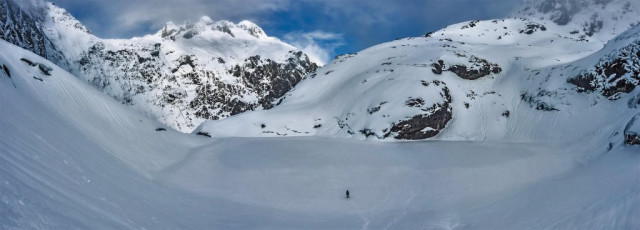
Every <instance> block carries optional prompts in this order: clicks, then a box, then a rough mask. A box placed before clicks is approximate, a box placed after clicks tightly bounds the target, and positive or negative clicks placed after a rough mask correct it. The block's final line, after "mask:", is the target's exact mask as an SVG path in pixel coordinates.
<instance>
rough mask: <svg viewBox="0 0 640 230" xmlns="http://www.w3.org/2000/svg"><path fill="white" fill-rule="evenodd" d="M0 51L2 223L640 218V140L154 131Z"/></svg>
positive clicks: (17, 55) (545, 222)
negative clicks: (390, 139) (375, 139)
mask: <svg viewBox="0 0 640 230" xmlns="http://www.w3.org/2000/svg"><path fill="white" fill-rule="evenodd" d="M0 49H2V50H4V51H7V52H2V53H0V66H1V67H2V70H0V102H1V103H0V117H2V119H0V166H1V167H0V169H1V170H0V191H1V193H0V228H2V229H88V228H89V229H94V228H97V229H356V228H360V229H382V228H384V229H461V228H463V229H544V228H557V229H603V228H604V229H629V228H633V227H635V226H638V225H639V224H640V222H638V221H639V220H638V219H637V218H636V217H637V216H638V215H640V213H638V209H637V208H636V207H638V205H640V196H639V195H638V194H640V193H638V191H639V190H640V187H638V186H639V184H638V183H636V182H637V178H638V177H639V176H640V171H639V170H638V167H637V165H638V163H637V162H638V161H639V160H640V159H639V157H640V156H639V155H638V154H637V149H636V147H627V146H612V148H611V149H610V150H609V151H607V150H602V149H600V146H602V145H603V144H606V143H607V141H608V140H606V139H601V140H599V141H591V140H579V141H576V142H574V143H569V144H566V143H564V144H562V145H555V144H549V143H546V144H539V143H535V144H523V143H520V144H514V143H499V142H485V143H472V142H414V143H372V142H362V141H357V140H345V139H333V138H317V137H311V138H309V137H307V138H303V137H298V138H295V137H287V138H213V139H212V138H207V137H203V136H198V135H193V134H183V133H180V132H177V131H174V130H170V129H169V130H166V131H156V129H157V128H163V126H162V125H161V124H160V123H158V122H156V121H153V120H151V119H149V118H147V117H145V116H144V115H141V114H139V113H137V112H132V111H130V110H129V108H128V107H126V106H123V105H121V104H120V103H118V102H116V101H115V100H113V99H112V98H110V97H107V96H106V95H103V94H102V93H100V92H99V91H97V90H95V89H93V88H92V87H89V86H88V85H86V84H85V83H83V82H82V81H80V80H78V79H77V78H75V77H74V76H72V75H70V74H69V73H67V72H65V71H64V70H62V69H60V68H58V67H56V66H54V65H53V63H51V62H49V61H47V60H44V59H43V58H40V57H39V56H37V55H36V54H33V53H30V52H28V51H25V50H23V49H20V48H19V47H16V46H13V45H11V44H8V43H6V42H4V41H0ZM21 59H23V60H21ZM25 60H26V61H25ZM30 63H32V64H30ZM34 65H35V66H34ZM40 66H44V67H42V69H44V71H43V70H41V67H40ZM605 152H606V153H607V154H603V153H605ZM345 189H349V190H350V191H351V198H350V199H348V200H347V199H345V198H344V197H343V196H342V195H343V194H344V191H345ZM568 198H570V199H568ZM505 216H508V217H509V218H508V219H505Z"/></svg>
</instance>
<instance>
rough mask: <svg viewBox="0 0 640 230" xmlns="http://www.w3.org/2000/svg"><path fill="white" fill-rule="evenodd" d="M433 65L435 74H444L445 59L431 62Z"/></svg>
mask: <svg viewBox="0 0 640 230" xmlns="http://www.w3.org/2000/svg"><path fill="white" fill-rule="evenodd" d="M431 67H433V68H432V69H431V71H432V72H433V73H435V74H438V75H440V74H442V70H443V69H444V68H445V66H444V61H443V60H438V63H433V64H431Z"/></svg>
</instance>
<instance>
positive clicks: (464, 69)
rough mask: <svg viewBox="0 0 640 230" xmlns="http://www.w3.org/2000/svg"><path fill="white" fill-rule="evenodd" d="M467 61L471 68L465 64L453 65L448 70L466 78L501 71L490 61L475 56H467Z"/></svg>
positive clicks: (470, 78) (479, 76) (474, 77)
mask: <svg viewBox="0 0 640 230" xmlns="http://www.w3.org/2000/svg"><path fill="white" fill-rule="evenodd" d="M469 63H470V66H471V67H473V68H470V67H468V66H466V65H453V66H450V67H449V69H448V71H451V72H453V73H455V74H456V75H458V77H460V78H463V79H467V80H476V79H478V78H481V77H484V76H487V75H489V74H492V73H493V74H499V73H500V72H502V69H501V68H500V67H499V66H498V65H497V64H494V63H490V62H489V61H487V60H485V59H482V58H478V57H476V56H471V58H469Z"/></svg>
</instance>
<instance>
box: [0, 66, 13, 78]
mask: <svg viewBox="0 0 640 230" xmlns="http://www.w3.org/2000/svg"><path fill="white" fill-rule="evenodd" d="M2 70H3V71H4V73H6V74H7V77H9V78H11V71H9V67H7V66H6V65H4V64H2Z"/></svg>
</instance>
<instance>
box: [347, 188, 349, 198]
mask: <svg viewBox="0 0 640 230" xmlns="http://www.w3.org/2000/svg"><path fill="white" fill-rule="evenodd" d="M347 199H349V189H347Z"/></svg>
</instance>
